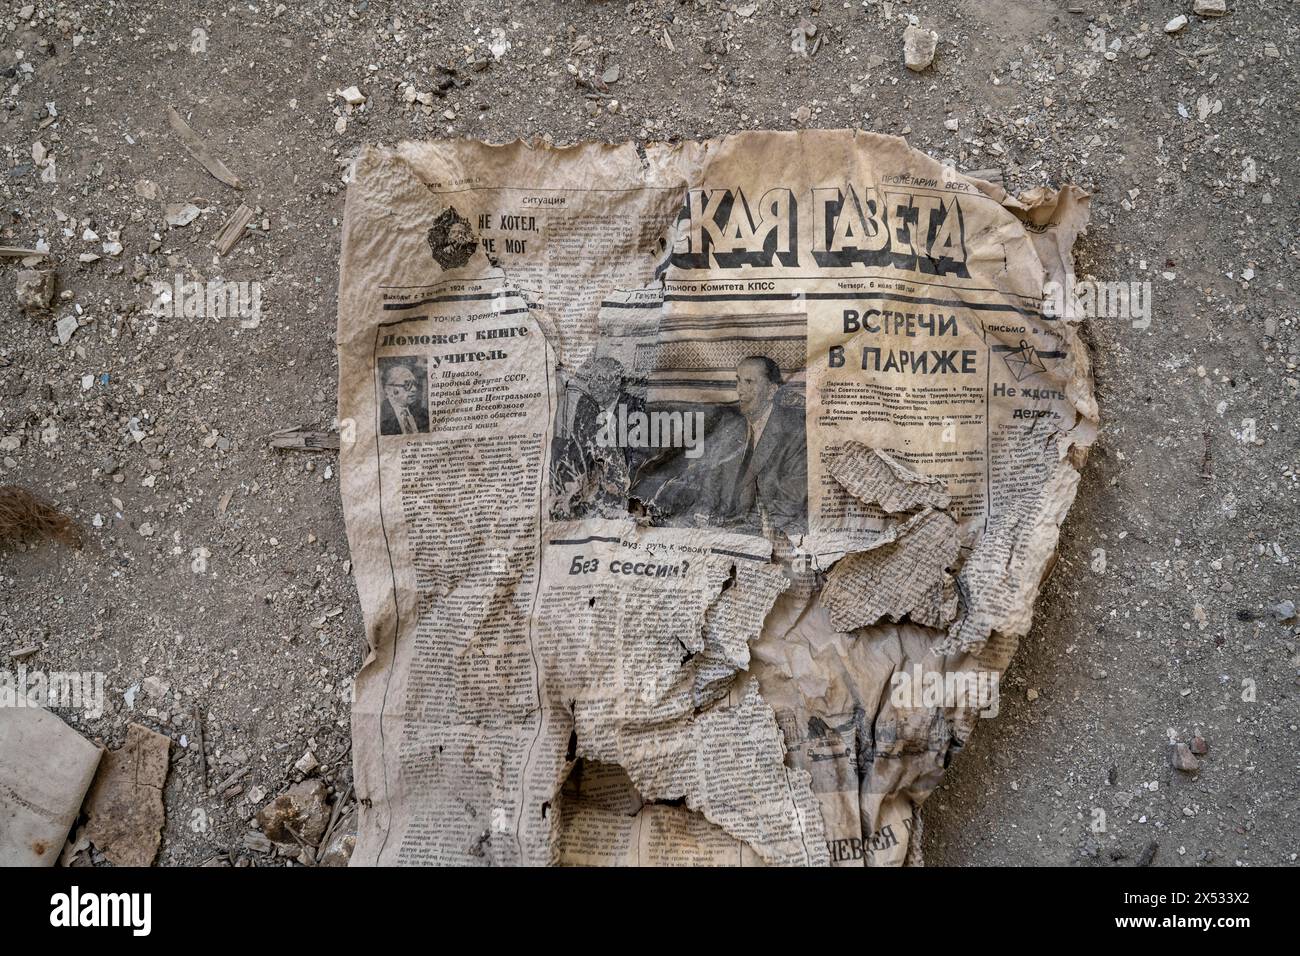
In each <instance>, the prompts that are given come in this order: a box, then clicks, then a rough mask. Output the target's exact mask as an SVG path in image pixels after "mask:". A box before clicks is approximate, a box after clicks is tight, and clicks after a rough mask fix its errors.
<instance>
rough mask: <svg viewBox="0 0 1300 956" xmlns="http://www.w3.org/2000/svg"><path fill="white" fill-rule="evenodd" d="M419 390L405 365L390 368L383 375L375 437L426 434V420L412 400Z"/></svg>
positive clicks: (427, 422)
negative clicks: (377, 427) (382, 399)
mask: <svg viewBox="0 0 1300 956" xmlns="http://www.w3.org/2000/svg"><path fill="white" fill-rule="evenodd" d="M419 387H420V379H419V377H418V376H417V375H416V374H415V373H414V372H413V371H411V369H410V367H409V366H407V365H390V366H389V367H388V368H387V369H386V370H385V371H384V401H383V404H382V406H381V407H380V410H379V434H381V435H416V434H421V433H424V432H427V431H428V430H429V416H428V414H427V413H425V412H423V411H421V409H420V402H418V401H417V400H416V396H417V394H418V392H419Z"/></svg>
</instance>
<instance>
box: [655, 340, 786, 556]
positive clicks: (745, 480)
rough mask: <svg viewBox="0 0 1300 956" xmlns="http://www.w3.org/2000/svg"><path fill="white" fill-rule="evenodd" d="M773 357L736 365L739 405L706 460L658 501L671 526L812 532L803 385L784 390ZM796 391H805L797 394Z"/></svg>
mask: <svg viewBox="0 0 1300 956" xmlns="http://www.w3.org/2000/svg"><path fill="white" fill-rule="evenodd" d="M784 384H785V383H784V381H783V380H782V377H781V369H780V367H779V366H778V365H777V364H776V362H775V361H774V360H773V359H771V358H769V357H768V356H766V355H751V356H748V357H746V358H744V359H742V360H741V361H740V362H739V364H738V365H737V366H736V403H735V404H734V405H730V406H722V408H721V411H720V414H718V415H717V416H715V417H714V421H713V425H712V427H711V429H710V430H709V431H708V432H707V433H706V435H705V437H704V456H703V457H702V458H701V459H700V460H699V461H698V462H694V463H691V464H690V465H689V466H688V467H686V468H685V469H684V470H683V471H682V472H681V473H679V474H678V475H677V476H676V477H673V478H672V479H670V480H668V481H667V482H665V483H664V484H663V485H662V486H661V487H660V488H659V489H658V491H657V492H656V493H655V495H654V497H653V500H652V502H651V504H652V509H653V510H655V511H657V512H658V514H659V515H660V516H661V518H662V519H663V520H665V521H666V522H667V523H669V524H676V525H681V524H693V525H697V526H698V525H703V524H713V525H721V526H723V527H734V528H738V529H740V530H746V531H760V530H762V529H763V527H764V526H765V525H766V526H768V527H771V528H772V529H774V530H776V531H782V532H786V533H789V534H802V533H804V532H806V531H807V530H808V443H807V435H806V431H805V424H804V402H803V392H802V387H801V386H797V385H796V386H792V387H791V388H783V385H784ZM794 388H798V391H795V390H794Z"/></svg>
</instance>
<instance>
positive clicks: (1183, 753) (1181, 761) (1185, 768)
mask: <svg viewBox="0 0 1300 956" xmlns="http://www.w3.org/2000/svg"><path fill="white" fill-rule="evenodd" d="M1172 763H1173V765H1174V769H1175V770H1181V771H1182V772H1183V773H1195V772H1196V771H1197V770H1200V769H1201V762H1200V761H1199V760H1197V759H1196V756H1195V755H1194V754H1193V753H1192V749H1191V748H1190V747H1188V746H1187V744H1181V743H1180V744H1176V745H1175V746H1174V752H1173V757H1172Z"/></svg>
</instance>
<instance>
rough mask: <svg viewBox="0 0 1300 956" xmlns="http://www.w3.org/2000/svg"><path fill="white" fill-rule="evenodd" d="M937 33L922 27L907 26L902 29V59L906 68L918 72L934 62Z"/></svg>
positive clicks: (937, 42) (937, 41) (937, 43)
mask: <svg viewBox="0 0 1300 956" xmlns="http://www.w3.org/2000/svg"><path fill="white" fill-rule="evenodd" d="M938 45H939V34H937V33H935V32H934V31H933V30H926V29H925V28H924V27H919V26H915V25H913V26H909V27H908V28H907V29H906V30H904V31H903V59H904V61H905V62H906V63H907V68H908V69H909V70H913V71H915V72H917V73H920V72H921V71H922V70H924V69H925V68H926V67H928V66H929V65H930V64H931V63H933V62H934V51H935V49H936V48H937V47H938Z"/></svg>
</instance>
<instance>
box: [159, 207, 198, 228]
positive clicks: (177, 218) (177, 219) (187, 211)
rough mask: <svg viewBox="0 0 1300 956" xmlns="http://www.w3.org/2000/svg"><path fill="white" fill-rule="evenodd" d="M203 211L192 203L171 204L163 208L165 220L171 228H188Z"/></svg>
mask: <svg viewBox="0 0 1300 956" xmlns="http://www.w3.org/2000/svg"><path fill="white" fill-rule="evenodd" d="M200 212H202V210H200V209H199V207H198V206H196V205H194V203H192V202H169V203H167V205H165V206H163V218H165V219H166V220H167V225H169V226H177V227H180V226H188V225H189V224H190V223H192V222H193V221H194V220H195V219H197V218H199V213H200Z"/></svg>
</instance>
